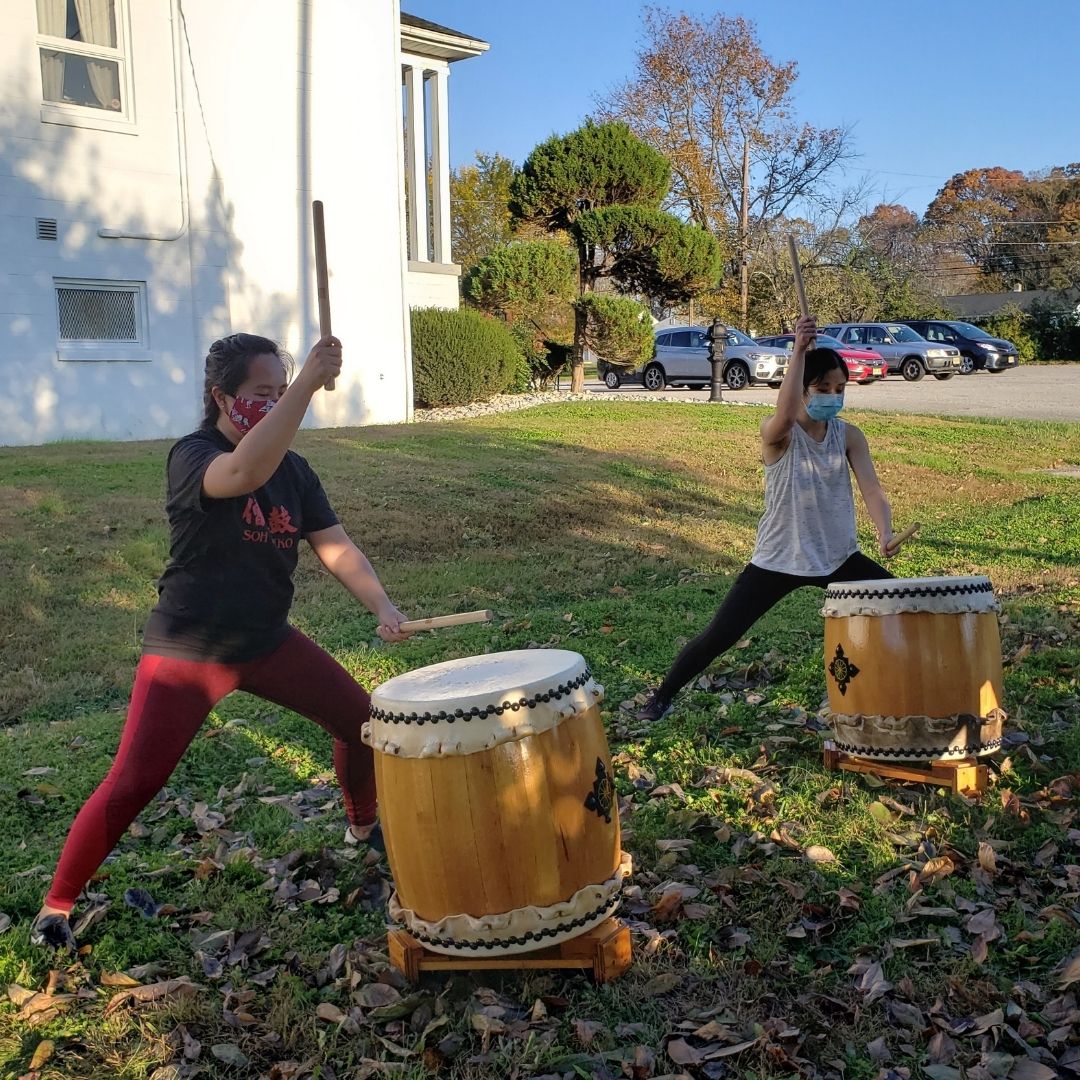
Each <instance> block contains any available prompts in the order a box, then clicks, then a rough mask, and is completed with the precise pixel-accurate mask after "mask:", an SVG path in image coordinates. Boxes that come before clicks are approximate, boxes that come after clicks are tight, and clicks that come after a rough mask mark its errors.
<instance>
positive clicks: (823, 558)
mask: <svg viewBox="0 0 1080 1080" xmlns="http://www.w3.org/2000/svg"><path fill="white" fill-rule="evenodd" d="M815 330H816V324H815V322H814V320H813V319H812V318H803V319H800V320H799V321H798V324H797V325H796V327H795V348H794V349H793V351H792V354H791V362H790V363H789V364H788V369H787V372H786V374H785V375H784V381H783V383H782V384H781V386H780V395H779V397H778V399H777V402H776V412H775V413H773V414H772V416H769V417H766V419H764V420H763V421H762V422H761V456H762V459H763V461H764V462H765V513H764V514H763V515H762V518H761V522H760V523H759V525H758V535H757V544H756V545H755V547H754V553H753V555H751V556H750V562H749V563H748V564H747V566H746V568H745V569H744V570H743V571H742V573H741V574H740V575H739V576H738V578H736V579H735V583H734V585H732V586H731V589H730V591H729V592H728V594H727V596H726V597H725V598H724V602H723V603H722V604H721V605H720V608H719V609H718V610H717V612H716V614H715V615H714V616H713V619H712V622H710V623H709V625H708V626H707V627H706V628H705V629H704V630H703V631H702V632H701V633H700V634H699V635H698V636H697V637H696V638H694V640H693V641H691V642H690V643H689V644H687V645H686V646H685V648H684V649H683V650H682V652H680V653H679V655H678V656H677V657H676V658H675V662H674V663H673V664H672V665H671V670H670V671H669V672H668V674H667V677H666V678H665V679H664V681H663V682H662V683H661V684H660V686H658V687H657V688H656V689H655V690H654V691H653V692H652V693H651V694H650V695H649V699H648V701H646V703H645V705H644V706H643V707H642V709H641V710H640V712H639V713H638V714H637V715H638V719H639V720H659V719H660V718H661V717H662V716H664V715H665V714H666V713H667V712H668V711H669V710H670V708H671V702H672V700H673V699H674V697H675V695H676V694H677V693H678V692H679V690H681V689H682V687H684V686H685V685H686V684H687V683H688V682H690V680H691V679H693V678H695V677H696V676H697V675H699V674H701V672H702V671H704V670H705V668H706V667H708V665H709V664H710V663H712V661H713V660H715V659H716V657H718V656H719V655H720V654H721V653H723V652H726V651H727V650H728V649H730V648H731V646H732V645H734V644H735V642H736V641H738V640H739V639H740V638H741V637H742V636H743V634H745V633H746V631H747V630H749V629H750V627H751V626H752V625H753V624H754V623H755V622H757V620H758V619H760V618H761V616H762V615H764V614H765V612H767V611H768V610H769V609H770V608H772V607H773V606H775V605H776V604H777V603H779V602H780V600H782V599H783V598H784V597H785V596H787V595H788V593H790V592H793V591H794V590H795V589H798V588H801V587H802V586H804V585H816V586H818V587H819V588H824V587H825V586H826V585H827V584H828V583H829V582H830V581H864V580H868V579H871V578H888V577H892V574H890V573H889V571H888V570H886V569H885V567H884V566H882V565H880V564H879V563H877V562H875V561H874V560H873V559H870V558H867V556H865V555H863V554H862V552H860V551H859V548H858V543H857V541H856V538H855V500H854V497H853V496H852V491H851V473H854V474H855V479H856V480H857V481H858V484H859V492H860V493H861V495H862V499H863V503H864V504H865V505H866V509H867V512H868V513H869V514H870V517H871V519H872V520H873V522H874V525H875V527H876V528H877V534H878V550H879V552H880V554H881V556H882V558H885V559H888V558H891V557H892V556H893V555H895V554H896V552H897V551H899V550H900V545H899V544H895V543H893V542H892V539H893V528H892V511H891V509H890V507H889V500H888V499H887V498H886V497H885V492H884V491H882V489H881V484H880V483H879V482H878V478H877V474H876V473H875V472H874V464H873V462H872V461H871V460H870V448H869V446H868V445H867V442H866V436H865V435H863V433H862V432H861V431H860V430H859V429H858V428H857V427H855V426H854V425H852V424H848V423H845V422H844V421H843V420H838V419H837V413H839V411H840V410H841V409H842V408H843V406H844V388H845V387H846V385H847V380H848V372H847V367H846V366H845V365H844V361H843V359H842V358H841V357H840V355H839V353H837V352H835V351H834V350H832V349H813V348H810V345H811V343H812V342H813V339H814V333H815Z"/></svg>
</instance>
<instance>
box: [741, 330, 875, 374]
mask: <svg viewBox="0 0 1080 1080" xmlns="http://www.w3.org/2000/svg"><path fill="white" fill-rule="evenodd" d="M754 340H755V341H756V342H757V343H758V344H759V345H771V346H772V347H773V348H774V349H785V350H786V351H787V352H791V350H792V349H793V348H795V335H794V334H778V335H777V336H776V337H759V338H754ZM817 343H818V345H820V346H821V347H822V348H824V349H835V350H836V351H837V352H838V353H839V354H840V356H841V357H842V358H843V361H844V363H845V364H846V365H847V369H848V377H849V378H850V379H851V380H852V382H857V383H860V384H869V383H873V382H876V381H877V380H878V379H884V378H885V375H886V373H887V371H888V370H889V369H888V365H887V364H886V363H885V357H883V356H882V355H881V353H876V352H874V351H873V350H871V349H857V348H855V346H853V345H845V344H844V343H843V342H842V341H838V340H837V339H836V338H834V337H829V335H828V334H818V335H817Z"/></svg>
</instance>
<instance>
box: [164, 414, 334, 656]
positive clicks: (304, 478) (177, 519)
mask: <svg viewBox="0 0 1080 1080" xmlns="http://www.w3.org/2000/svg"><path fill="white" fill-rule="evenodd" d="M232 450H233V445H232V443H231V442H229V440H228V439H227V438H225V436H224V435H222V433H221V432H220V431H218V430H217V429H216V428H204V429H201V430H199V431H196V432H193V433H192V434H191V435H185V436H184V438H182V439H181V440H180V441H179V442H178V443H176V444H175V445H174V446H173V448H172V449H171V450H170V451H169V460H168V464H167V466H166V477H167V499H166V503H165V510H166V513H167V514H168V516H169V530H170V542H169V543H170V547H169V562H168V565H167V566H166V567H165V572H164V573H163V574H162V575H161V578H160V580H159V581H158V602H157V606H156V607H155V608H154V610H153V611H152V612H151V613H150V618H149V619H148V620H147V624H146V630H145V631H144V634H143V651H144V652H147V653H152V654H156V655H158V656H173V657H179V658H181V659H188V660H213V661H218V662H221V663H237V662H241V661H244V660H253V659H255V658H256V657H258V656H264V655H265V654H266V653H268V652H272V651H273V650H274V649H276V648H277V647H278V646H279V645H280V644H281V643H282V642H283V641H284V640H285V637H286V636H287V634H288V625H287V622H286V620H287V618H288V614H289V606H290V604H291V603H292V596H293V583H292V575H293V571H294V570H295V569H296V559H297V554H298V551H297V549H298V547H299V543H300V540H301V538H302V537H304V536H306V535H307V534H308V533H313V532H318V531H319V530H320V529H328V528H330V527H331V526H333V525H336V524H337V523H338V519H337V516H336V515H335V514H334V511H333V510H332V509H331V508H330V503H329V502H328V500H327V498H326V493H325V492H324V491H323V488H322V484H320V483H319V478H318V477H317V476H316V475H315V472H314V470H313V469H312V468H311V466H310V465H308V463H307V462H306V461H305V460H304V459H303V458H302V457H301V456H300V455H299V454H294V453H293V452H292V451H291V450H290V451H289V452H288V453H287V454H286V455H285V459H284V460H283V461H282V463H281V464H280V465H279V466H278V467H277V471H276V472H275V473H274V475H273V476H271V477H270V479H269V480H268V481H267V482H266V483H265V484H263V486H262V487H260V488H257V489H256V490H255V491H252V492H251V493H250V494H247V495H239V496H237V497H236V498H232V499H209V498H207V497H206V496H205V495H203V493H202V482H203V476H204V474H205V473H206V469H207V466H208V465H209V464H210V462H211V461H213V460H214V458H216V457H217V456H218V455H219V454H228V453H231V452H232Z"/></svg>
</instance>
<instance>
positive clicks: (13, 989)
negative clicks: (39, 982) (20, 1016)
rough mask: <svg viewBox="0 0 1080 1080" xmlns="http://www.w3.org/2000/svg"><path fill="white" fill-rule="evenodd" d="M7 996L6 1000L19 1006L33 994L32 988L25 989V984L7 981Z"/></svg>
mask: <svg viewBox="0 0 1080 1080" xmlns="http://www.w3.org/2000/svg"><path fill="white" fill-rule="evenodd" d="M7 996H8V1001H10V1002H11V1003H12V1004H13V1005H14V1006H15V1007H16V1008H21V1007H22V1006H23V1005H25V1004H26V1003H27V1002H28V1001H29V1000H30V999H31V998H32V997H34V996H35V995H34V991H33V990H27V989H26V987H25V986H20V985H19V984H18V983H9V984H8V988H7Z"/></svg>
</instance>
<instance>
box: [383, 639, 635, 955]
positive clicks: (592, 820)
mask: <svg viewBox="0 0 1080 1080" xmlns="http://www.w3.org/2000/svg"><path fill="white" fill-rule="evenodd" d="M603 692H604V691H603V687H601V686H599V685H598V684H596V683H595V682H594V681H593V679H592V675H591V673H590V672H589V669H588V667H587V665H586V664H585V661H584V660H583V659H582V657H580V656H579V655H578V654H577V653H574V652H568V651H565V650H561V649H530V650H520V651H514V652H502V653H490V654H488V655H486V656H473V657H466V658H464V659H461V660H452V661H448V662H447V663H442V664H434V665H432V666H431V667H426V668H420V669H419V670H417V671H413V672H409V673H408V674H405V675H399V676H397V677H396V678H393V679H390V680H389V681H388V682H385V683H383V684H382V685H381V686H380V687H378V688H377V689H376V690H375V691H374V692H373V693H372V695H371V703H372V709H371V721H370V723H369V724H367V725H365V729H364V735H365V740H366V741H367V742H369V743H370V745H371V746H372V748H373V749H374V750H375V775H376V782H377V785H378V792H379V804H380V814H381V817H382V822H383V833H384V835H385V837H386V848H387V857H388V858H389V860H390V870H391V872H392V873H393V876H394V884H395V886H396V891H395V893H394V895H393V897H392V898H391V901H390V916H391V918H392V919H394V920H395V921H397V922H401V923H403V924H404V925H405V927H406V928H407V929H408V930H409V932H410V933H411V934H412V935H413V936H414V937H415V938H417V939H418V940H419V941H420V942H421V943H422V944H424V945H426V946H427V947H428V948H429V949H432V950H434V951H436V952H441V953H447V954H450V955H463V954H464V955H472V956H498V955H508V954H512V953H521V952H528V951H529V950H531V949H538V948H543V947H545V946H548V945H553V944H557V943H558V942H560V941H564V940H567V939H570V938H573V937H576V936H577V935H578V934H581V933H582V932H584V931H585V930H587V929H589V928H590V927H592V926H594V925H596V924H597V923H599V922H601V921H602V920H603V919H604V918H606V917H607V916H608V915H609V914H611V912H612V910H613V909H614V908H615V906H616V905H617V904H618V901H619V893H620V890H621V887H622V881H623V878H624V877H625V876H626V874H627V873H628V872H629V865H628V859H627V857H626V856H624V855H623V853H622V851H621V849H620V839H619V817H618V806H617V800H616V796H615V789H614V783H613V779H612V773H611V758H610V754H609V751H608V745H607V738H606V736H605V734H604V727H603V723H602V722H601V719H600V709H599V703H600V701H601V700H602V699H603Z"/></svg>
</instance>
